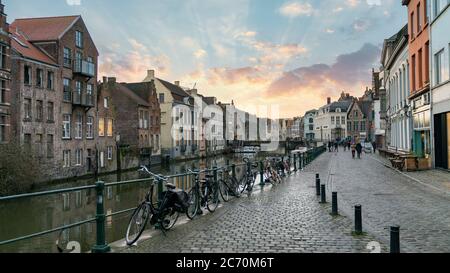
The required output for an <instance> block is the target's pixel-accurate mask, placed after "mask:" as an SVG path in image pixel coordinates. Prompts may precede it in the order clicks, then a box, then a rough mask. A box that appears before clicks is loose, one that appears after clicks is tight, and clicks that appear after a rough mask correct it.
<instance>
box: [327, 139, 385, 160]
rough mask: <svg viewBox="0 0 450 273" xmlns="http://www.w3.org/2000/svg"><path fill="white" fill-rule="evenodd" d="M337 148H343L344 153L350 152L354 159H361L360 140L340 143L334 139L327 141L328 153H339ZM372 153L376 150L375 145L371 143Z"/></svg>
mask: <svg viewBox="0 0 450 273" xmlns="http://www.w3.org/2000/svg"><path fill="white" fill-rule="evenodd" d="M339 146H343V148H344V152H346V151H347V150H348V151H351V152H352V158H353V159H355V158H356V157H358V159H361V157H362V152H363V145H362V144H361V141H360V140H357V139H356V140H355V139H353V140H344V141H341V140H339V139H336V140H335V141H329V142H328V151H329V152H330V153H331V152H339ZM372 146H373V151H374V152H375V150H376V144H375V143H373V144H372Z"/></svg>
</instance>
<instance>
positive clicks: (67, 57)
mask: <svg viewBox="0 0 450 273" xmlns="http://www.w3.org/2000/svg"><path fill="white" fill-rule="evenodd" d="M64 66H65V67H69V68H70V67H71V66H72V50H71V49H70V48H67V47H65V48H64Z"/></svg>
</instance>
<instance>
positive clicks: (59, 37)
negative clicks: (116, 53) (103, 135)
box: [11, 16, 98, 179]
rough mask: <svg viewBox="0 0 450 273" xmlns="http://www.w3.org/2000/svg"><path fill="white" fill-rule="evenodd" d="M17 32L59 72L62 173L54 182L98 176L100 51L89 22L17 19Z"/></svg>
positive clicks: (59, 165) (58, 156) (64, 18)
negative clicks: (98, 64) (98, 75)
mask: <svg viewBox="0 0 450 273" xmlns="http://www.w3.org/2000/svg"><path fill="white" fill-rule="evenodd" d="M11 29H12V30H15V31H17V32H18V33H22V34H23V36H24V37H27V41H28V42H29V43H31V44H32V45H33V46H34V47H36V48H38V49H39V50H40V51H41V52H42V53H44V54H45V55H47V56H48V57H49V58H50V59H51V60H52V61H53V62H54V63H56V64H57V66H58V67H59V71H58V72H57V73H56V74H55V93H56V94H57V95H56V97H55V100H58V101H57V102H56V101H55V105H56V104H58V105H59V104H60V107H57V108H56V107H55V108H54V109H55V125H56V128H58V129H57V132H56V133H55V138H54V147H55V150H54V160H55V162H56V171H55V172H54V173H52V176H50V177H49V178H51V179H57V178H65V177H77V176H84V175H86V174H93V173H95V172H96V170H97V166H98V164H97V163H98V162H97V161H96V158H97V155H96V138H97V132H96V130H94V128H96V124H97V123H96V122H97V121H96V115H97V113H96V99H95V98H96V95H97V92H96V82H97V59H98V50H97V48H96V46H95V44H94V42H93V40H92V38H91V36H90V34H89V31H88V29H87V27H86V25H85V23H84V21H83V19H82V18H81V16H62V17H46V18H26V19H17V20H16V21H14V22H13V23H12V24H11ZM24 73H25V72H24ZM36 73H37V72H36ZM39 73H40V72H39ZM39 77H40V76H39ZM39 77H38V78H39ZM27 107H28V106H27Z"/></svg>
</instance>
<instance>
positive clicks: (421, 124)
mask: <svg viewBox="0 0 450 273" xmlns="http://www.w3.org/2000/svg"><path fill="white" fill-rule="evenodd" d="M425 96H427V95H425ZM425 96H423V97H419V98H418V99H416V100H414V110H413V126H414V131H413V139H412V146H413V152H414V155H415V156H417V157H418V169H419V170H427V169H431V164H432V155H431V146H432V145H431V141H432V140H431V111H430V105H429V103H427V101H428V100H424V97H425Z"/></svg>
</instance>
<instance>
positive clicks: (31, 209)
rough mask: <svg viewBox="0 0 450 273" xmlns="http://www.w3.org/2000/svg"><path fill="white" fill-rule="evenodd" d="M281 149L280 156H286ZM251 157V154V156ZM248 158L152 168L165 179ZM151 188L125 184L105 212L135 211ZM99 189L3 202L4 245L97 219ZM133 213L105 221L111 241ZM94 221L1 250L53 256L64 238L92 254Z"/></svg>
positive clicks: (108, 197) (0, 233)
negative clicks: (28, 236)
mask: <svg viewBox="0 0 450 273" xmlns="http://www.w3.org/2000/svg"><path fill="white" fill-rule="evenodd" d="M283 152H284V151H282V150H280V151H277V152H276V154H283ZM246 156H248V155H246ZM265 156H267V155H264V156H263V155H253V157H254V159H255V160H261V159H263V157H265ZM243 157H244V155H239V154H236V155H231V156H220V157H216V158H211V159H207V160H194V161H187V162H181V163H173V164H170V165H169V166H157V167H153V168H152V169H151V170H152V172H154V173H160V174H164V175H172V174H183V173H186V170H187V169H204V168H211V167H212V166H214V165H217V166H219V167H220V166H225V165H226V163H227V161H229V162H230V164H233V163H235V164H241V163H243ZM244 171H245V170H244V168H243V167H237V168H236V173H237V175H238V176H240V175H242V174H243V172H244ZM140 178H145V176H142V174H140V173H138V172H137V171H133V172H126V173H121V174H113V175H108V176H104V177H101V178H100V179H101V180H102V181H104V182H106V183H108V182H116V181H128V180H133V179H140ZM95 182H96V181H95V180H94V179H88V180H79V181H73V182H70V183H64V184H58V185H52V186H46V187H45V188H39V189H37V190H36V191H43V190H54V189H63V188H71V187H79V186H86V185H93V184H95ZM169 182H171V183H174V184H175V185H177V187H179V188H182V189H189V188H190V185H191V183H192V181H191V179H190V178H188V177H180V178H176V179H173V180H172V181H169ZM148 189H149V184H148V183H138V184H131V185H120V186H115V187H107V188H106V189H105V210H106V213H107V215H108V214H111V213H115V212H119V211H123V210H127V209H130V208H134V207H136V206H137V205H138V204H139V203H140V202H141V201H142V200H143V199H144V197H145V194H146V193H147V191H148ZM95 200H96V193H95V190H94V189H92V190H84V191H78V192H71V193H66V194H54V195H49V196H43V197H34V198H26V199H19V200H11V201H6V202H1V203H0V241H5V240H9V239H13V238H18V237H21V236H26V235H30V234H33V233H37V232H42V231H46V230H51V229H54V228H58V227H61V226H65V225H69V224H74V223H78V222H81V221H85V220H88V219H92V218H95V210H96V202H95ZM130 216H131V212H130V213H125V214H121V215H117V216H114V217H108V218H107V219H106V239H107V242H110V243H111V242H115V241H118V240H121V239H123V238H124V237H125V232H126V227H127V225H128V221H129V218H130ZM95 234H96V225H95V222H91V223H87V224H84V225H81V226H78V227H74V228H70V229H67V230H64V231H63V232H55V233H52V234H49V235H44V236H40V237H37V238H32V239H26V240H23V241H19V242H15V243H12V244H8V245H3V246H0V253H5V252H14V253H17V252H19V253H21V252H25V253H53V252H57V248H56V241H57V240H60V242H61V244H60V245H62V246H64V247H65V246H66V244H67V242H69V241H75V242H78V243H79V244H80V246H81V251H89V250H90V249H91V247H92V246H93V245H94V244H95Z"/></svg>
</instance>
